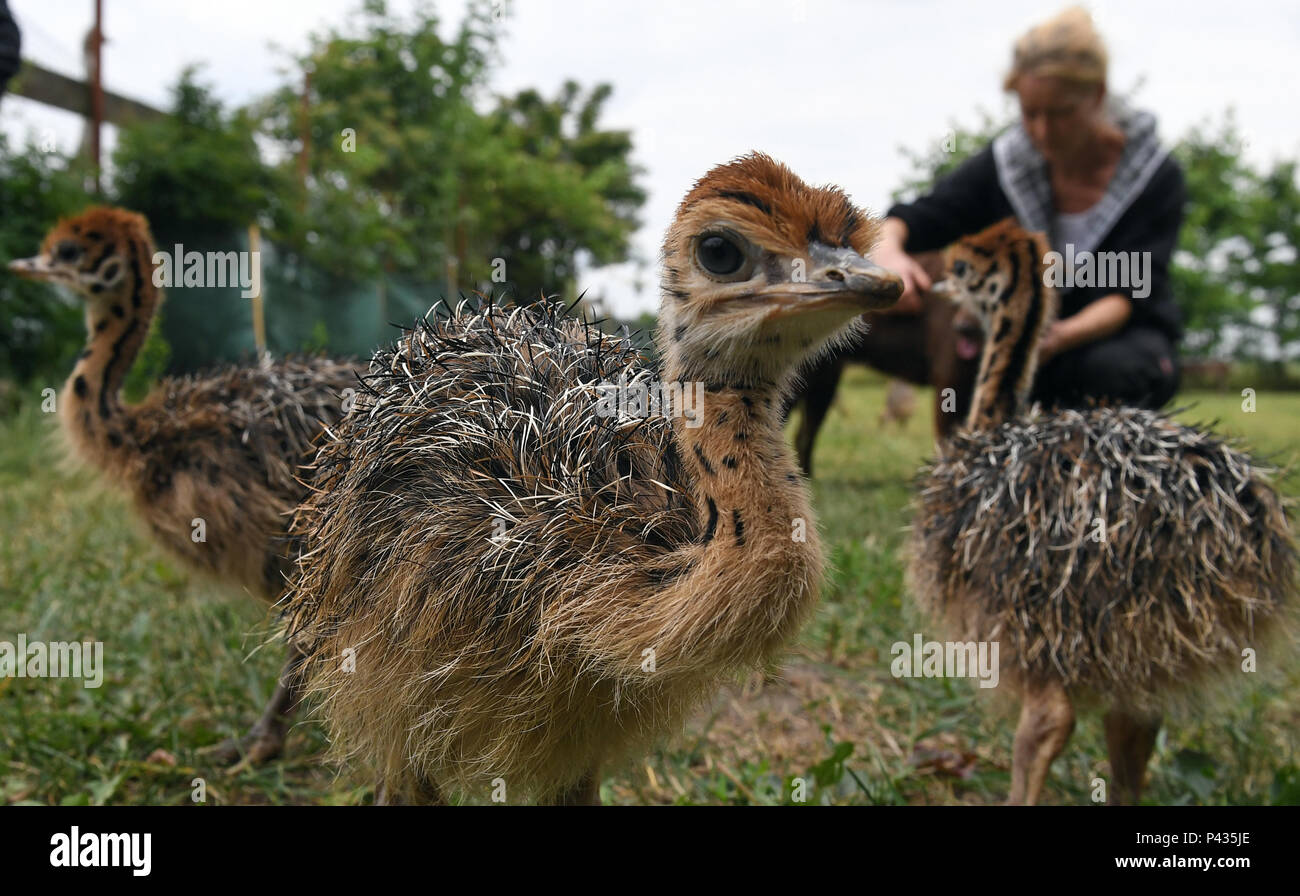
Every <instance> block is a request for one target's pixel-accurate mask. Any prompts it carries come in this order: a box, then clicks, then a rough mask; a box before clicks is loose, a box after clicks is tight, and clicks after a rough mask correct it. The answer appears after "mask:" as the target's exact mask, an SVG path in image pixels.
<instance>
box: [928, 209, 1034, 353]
mask: <svg viewBox="0 0 1300 896" xmlns="http://www.w3.org/2000/svg"><path fill="white" fill-rule="evenodd" d="M1049 251H1051V248H1050V246H1049V245H1048V243H1047V239H1046V237H1044V236H1043V235H1042V234H1039V233H1030V232H1029V231H1027V230H1025V229H1024V228H1023V227H1021V226H1020V225H1019V224H1018V223H1017V222H1016V219H1015V218H1006V219H1004V220H1002V221H999V222H998V223H996V224H994V225H992V226H991V227H988V228H986V229H984V230H981V231H980V232H979V233H977V234H975V235H974V236H968V237H964V238H963V239H961V240H959V241H957V242H956V243H953V244H952V245H951V246H949V247H948V249H947V251H946V253H945V255H944V261H945V267H946V269H947V277H946V279H944V280H943V281H942V282H940V283H936V284H935V286H934V292H936V293H938V294H939V295H942V296H946V297H947V298H948V299H950V300H951V301H953V302H954V303H956V305H957V318H956V320H955V321H954V324H955V325H956V326H957V327H959V328H961V327H962V326H963V325H964V324H967V323H969V322H970V321H972V319H973V320H974V321H975V322H977V323H978V326H979V327H980V328H981V329H983V331H984V333H985V334H986V336H985V338H986V339H987V340H988V341H989V342H990V343H992V342H994V341H1008V340H1009V341H1011V342H1012V343H1014V342H1015V341H1016V340H1018V339H1019V338H1020V336H1021V335H1022V334H1023V333H1025V332H1026V326H1028V325H1031V324H1032V325H1036V326H1045V325H1047V324H1050V323H1051V319H1050V318H1049V317H1048V316H1046V315H1044V314H1043V313H1042V311H1043V308H1041V307H1037V306H1041V305H1044V304H1045V303H1046V304H1047V306H1048V308H1047V310H1049V311H1054V310H1055V308H1054V307H1053V306H1052V305H1051V303H1050V299H1052V298H1054V296H1045V295H1044V292H1045V290H1046V287H1044V285H1043V283H1044V280H1043V269H1044V266H1045V265H1046V263H1047V262H1046V258H1047V253H1048V252H1049ZM1031 335H1037V334H1031Z"/></svg>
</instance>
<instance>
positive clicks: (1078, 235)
mask: <svg viewBox="0 0 1300 896" xmlns="http://www.w3.org/2000/svg"><path fill="white" fill-rule="evenodd" d="M1091 214H1092V209H1088V210H1086V211H1082V212H1069V213H1066V212H1058V213H1057V215H1056V221H1055V223H1054V226H1053V228H1052V230H1053V234H1052V235H1053V236H1054V237H1055V240H1054V242H1055V243H1056V246H1055V248H1056V249H1057V250H1058V251H1060V252H1064V251H1065V247H1066V246H1067V245H1068V244H1070V243H1073V244H1074V246H1075V251H1079V249H1080V248H1081V247H1082V246H1083V244H1084V240H1085V239H1086V235H1087V233H1088V216H1089V215H1091Z"/></svg>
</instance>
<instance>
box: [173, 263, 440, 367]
mask: <svg viewBox="0 0 1300 896" xmlns="http://www.w3.org/2000/svg"><path fill="white" fill-rule="evenodd" d="M159 248H160V251H164V252H167V251H171V250H172V247H170V246H160V247H159ZM231 248H232V246H231V244H230V243H229V242H223V243H222V244H221V245H219V246H201V245H194V244H190V243H185V244H184V250H185V251H186V252H190V251H198V252H206V251H216V252H229V251H230V250H231ZM247 248H248V246H247V239H246V238H244V239H243V240H242V241H241V243H240V245H239V246H238V249H239V251H244V250H246V249H247ZM261 272H262V301H263V315H264V318H265V321H266V341H267V347H268V348H269V349H270V350H271V352H272V353H273V354H276V355H284V354H287V353H289V352H297V351H302V350H303V349H304V348H307V347H317V348H319V347H324V348H326V350H327V351H329V352H330V353H331V354H334V355H353V356H356V357H361V358H366V357H369V356H370V354H371V353H372V352H373V351H374V350H375V348H377V347H378V346H380V345H382V344H385V343H388V342H391V341H392V340H393V339H394V338H395V337H396V336H397V333H398V331H397V330H396V329H395V328H394V327H393V326H392V324H400V325H402V326H410V325H411V322H412V321H413V320H415V318H416V317H418V316H420V315H422V314H424V313H425V312H426V311H428V310H429V308H430V307H431V306H432V305H433V304H434V303H435V302H437V301H438V300H440V299H441V298H442V297H443V296H444V295H446V293H447V290H446V287H445V285H444V283H443V282H442V281H437V280H428V281H423V282H421V281H417V280H414V279H411V278H404V277H385V278H383V279H381V280H377V281H371V282H361V281H356V280H351V279H349V278H346V277H340V276H338V275H336V274H332V273H329V272H326V271H324V270H322V269H320V268H318V267H315V266H313V265H310V264H308V263H305V262H302V261H301V260H300V259H299V258H298V257H297V256H292V255H288V254H286V253H283V252H279V251H277V250H276V248H275V246H274V245H273V244H271V243H269V242H268V241H267V240H266V239H263V240H262V244H261ZM165 292H166V296H167V298H166V302H165V304H164V306H163V309H164V310H163V336H164V337H165V338H166V339H167V342H168V343H169V344H170V345H171V350H172V354H171V362H170V364H169V366H168V369H169V371H170V372H172V373H185V372H190V371H194V370H199V369H202V368H204V367H209V366H212V365H215V364H219V363H221V362H224V361H233V360H238V359H241V358H247V357H248V356H249V355H251V354H252V353H253V351H254V349H255V346H254V340H253V311H252V300H251V299H247V298H244V297H243V296H241V295H240V292H241V287H239V286H238V285H230V286H225V287H215V286H204V287H185V286H176V285H173V286H171V287H169V288H167V289H166V290H165ZM322 327H323V330H324V332H323V334H322V332H321V328H322ZM322 335H323V336H324V339H323V340H322V339H321V336H322ZM322 343H323V346H322Z"/></svg>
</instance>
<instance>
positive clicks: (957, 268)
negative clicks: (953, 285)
mask: <svg viewBox="0 0 1300 896" xmlns="http://www.w3.org/2000/svg"><path fill="white" fill-rule="evenodd" d="M968 267H970V266H969V265H968V264H966V262H964V261H957V262H954V263H953V266H952V272H953V274H954V275H955V276H957V277H965V276H966V269H967V268H968Z"/></svg>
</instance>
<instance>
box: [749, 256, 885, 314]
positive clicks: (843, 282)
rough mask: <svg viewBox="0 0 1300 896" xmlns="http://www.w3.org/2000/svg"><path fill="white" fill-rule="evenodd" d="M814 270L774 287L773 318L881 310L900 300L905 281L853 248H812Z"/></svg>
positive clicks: (772, 292) (769, 292)
mask: <svg viewBox="0 0 1300 896" xmlns="http://www.w3.org/2000/svg"><path fill="white" fill-rule="evenodd" d="M808 257H809V259H811V261H812V265H811V270H809V271H808V274H807V277H806V278H805V279H803V280H798V279H796V280H792V281H791V282H789V283H780V284H774V285H772V286H770V287H768V288H767V289H765V290H764V292H767V293H768V294H769V296H770V298H771V301H772V311H771V313H770V315H769V316H770V317H789V316H792V315H795V314H802V313H804V312H807V311H853V312H858V313H861V312H863V311H879V310H880V309H882V308H888V307H889V306H890V305H892V304H894V303H895V302H897V301H898V297H899V296H901V295H902V294H903V281H902V280H901V279H899V277H898V275H897V274H895V273H893V272H891V271H887V270H885V269H884V268H882V267H881V266H880V265H878V264H876V263H875V262H872V261H868V260H867V259H865V258H863V257H862V256H861V255H859V254H858V253H856V252H854V251H853V250H852V249H836V248H832V247H830V246H826V245H823V244H821V243H813V244H812V245H811V246H809V247H808Z"/></svg>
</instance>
